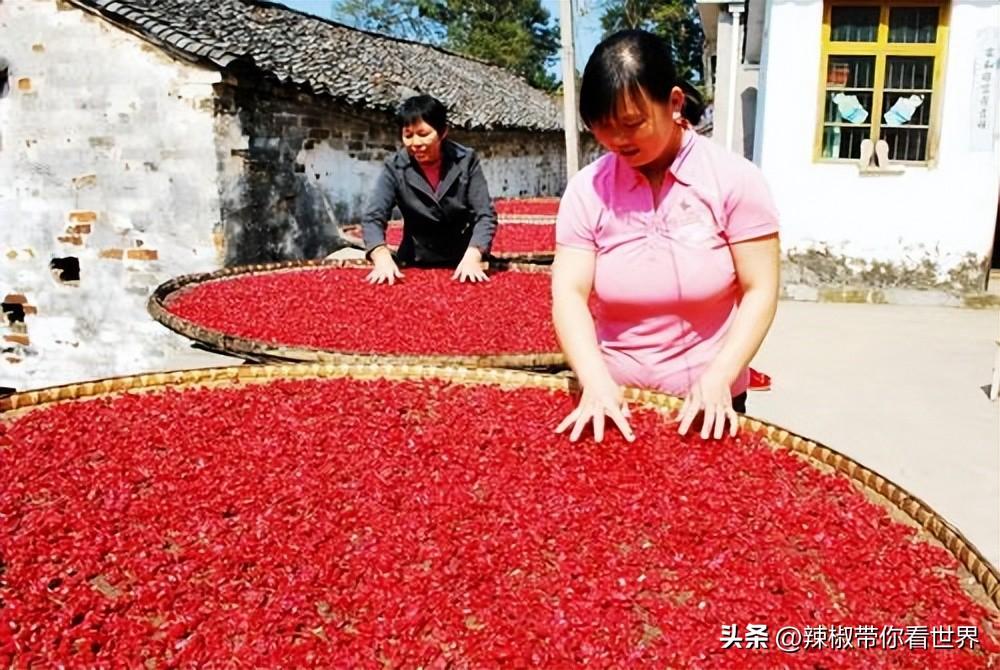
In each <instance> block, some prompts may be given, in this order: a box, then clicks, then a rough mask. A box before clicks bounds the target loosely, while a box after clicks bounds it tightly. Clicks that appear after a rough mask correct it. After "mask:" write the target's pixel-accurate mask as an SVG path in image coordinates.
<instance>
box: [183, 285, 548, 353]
mask: <svg viewBox="0 0 1000 670" xmlns="http://www.w3.org/2000/svg"><path fill="white" fill-rule="evenodd" d="M368 272H369V270H368V269H364V268H342V267H324V268H311V269H302V270H293V271H281V272H272V273H266V274H258V275H250V274H245V275H237V276H235V277H231V278H227V279H223V280H217V281H210V282H206V283H203V284H199V285H196V286H193V287H191V288H188V289H185V290H182V291H180V292H179V293H178V294H177V295H175V296H173V297H171V298H169V299H168V302H167V304H166V307H167V309H168V310H169V311H170V312H171V313H173V314H176V315H177V316H180V317H182V318H184V319H187V320H188V321H191V322H193V323H195V324H197V325H200V326H203V327H206V328H209V329H212V330H216V331H220V332H223V333H226V334H227V335H233V336H239V337H243V338H248V339H254V340H258V341H263V342H271V343H277V344H283V345H287V346H302V347H311V348H317V349H327V350H334V351H344V352H362V353H376V354H386V355H390V354H396V355H408V354H409V355H431V354H437V355H472V356H478V355H483V356H485V355H493V354H545V353H558V351H559V346H558V343H557V342H556V339H555V333H554V331H553V330H552V317H551V309H552V308H551V304H552V301H551V297H550V295H551V294H550V288H549V282H550V276H549V275H548V274H547V273H535V272H519V271H516V270H504V271H501V272H495V273H492V274H491V275H490V281H488V282H483V283H480V284H469V283H459V282H457V281H455V280H453V279H452V278H451V276H452V274H453V271H452V270H436V269H433V270H432V269H423V268H404V270H403V272H404V274H405V279H403V280H402V281H401V282H399V283H397V284H395V285H393V286H388V285H379V286H372V285H369V284H367V283H366V282H365V281H364V278H365V276H366V275H367V274H368Z"/></svg>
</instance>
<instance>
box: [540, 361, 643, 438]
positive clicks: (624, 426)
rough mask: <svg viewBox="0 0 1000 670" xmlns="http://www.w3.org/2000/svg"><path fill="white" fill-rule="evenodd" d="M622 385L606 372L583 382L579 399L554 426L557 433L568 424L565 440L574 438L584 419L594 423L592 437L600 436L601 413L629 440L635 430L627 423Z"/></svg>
mask: <svg viewBox="0 0 1000 670" xmlns="http://www.w3.org/2000/svg"><path fill="white" fill-rule="evenodd" d="M624 400H625V397H624V393H623V392H622V388H621V387H620V386H619V385H618V384H616V383H615V380H613V379H612V378H611V376H610V375H608V376H607V377H605V378H602V379H600V380H598V381H596V382H592V383H590V384H586V385H584V387H583V394H582V396H581V397H580V403H579V404H578V405H577V406H576V409H574V410H573V411H572V412H570V413H569V414H568V415H567V416H566V418H565V419H563V420H562V423H560V424H559V426H558V427H557V428H556V432H557V433H562V432H564V431H565V430H566V429H567V428H569V427H570V426H573V430H572V431H570V434H569V441H570V442H576V441H577V440H578V439H579V438H580V434H581V433H582V432H583V429H584V428H585V427H586V426H587V423H588V422H591V421H593V423H594V441H595V442H600V441H601V440H602V439H604V417H610V418H611V420H612V421H613V422H614V424H615V425H616V426H618V430H620V431H621V433H622V435H623V436H624V437H625V439H626V440H628V441H629V442H632V441H633V440H634V439H635V434H634V433H633V432H632V427H631V426H630V425H629V423H628V416H629V411H628V405H626V404H625V402H624Z"/></svg>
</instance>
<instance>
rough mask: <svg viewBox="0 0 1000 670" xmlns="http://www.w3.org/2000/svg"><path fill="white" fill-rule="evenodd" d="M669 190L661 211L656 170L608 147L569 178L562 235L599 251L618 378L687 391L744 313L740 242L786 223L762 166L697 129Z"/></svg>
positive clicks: (606, 335)
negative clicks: (653, 182) (653, 185)
mask: <svg viewBox="0 0 1000 670" xmlns="http://www.w3.org/2000/svg"><path fill="white" fill-rule="evenodd" d="M663 189H664V191H665V194H666V195H665V196H664V198H663V200H662V202H661V203H660V206H659V207H657V208H655V209H654V207H653V193H652V190H651V189H650V186H649V182H648V181H647V180H646V178H645V177H643V176H642V175H641V174H640V173H639V172H638V171H637V170H635V169H634V168H632V167H630V166H629V165H628V163H626V162H625V161H624V160H623V159H621V158H619V157H618V156H617V155H616V154H607V155H605V156H602V157H601V158H599V159H597V160H596V161H594V162H593V163H591V164H590V165H588V166H587V167H585V168H583V169H582V170H581V171H580V172H579V173H578V174H576V175H575V176H574V177H573V179H571V180H570V183H569V184H568V185H567V187H566V192H565V193H564V194H563V197H562V200H561V202H560V203H559V216H558V219H557V220H556V243H557V244H560V245H564V246H568V247H575V248H578V249H586V250H588V251H593V252H595V253H596V254H597V256H596V270H595V274H594V294H595V297H596V312H595V321H596V325H597V339H598V344H599V346H600V348H601V351H602V352H603V353H604V359H605V361H606V362H607V364H608V368H609V370H610V372H611V375H612V376H613V377H614V378H615V380H616V381H617V382H618V383H619V384H627V385H631V386H640V387H644V388H651V389H657V390H660V391H665V392H667V393H674V394H678V395H683V394H685V393H687V391H688V389H689V388H690V387H691V385H692V384H694V382H695V381H697V380H698V377H699V376H700V375H701V373H702V371H703V370H704V368H705V367H706V366H707V365H708V364H709V363H710V362H711V361H712V359H713V358H714V357H715V355H716V354H717V353H718V352H719V350H720V349H721V347H722V343H723V339H724V337H725V335H726V333H727V332H728V330H729V327H730V324H731V323H732V322H733V319H734V317H735V316H736V308H737V306H738V304H739V301H740V298H741V296H742V291H741V290H740V286H739V283H738V281H737V279H736V271H735V268H734V266H733V257H732V254H731V252H730V249H729V245H730V244H732V243H734V242H740V241H744V240H749V239H753V238H755V237H762V236H764V235H769V234H772V233H775V232H777V231H778V213H777V211H776V209H775V206H774V203H773V202H772V200H771V195H770V191H769V189H768V187H767V184H766V183H765V181H764V176H763V174H761V172H760V170H759V169H758V168H757V167H756V166H755V165H754V164H753V163H751V162H750V161H748V160H746V159H745V158H743V157H742V156H738V155H736V154H734V153H731V152H729V151H727V150H725V149H724V148H722V147H720V146H719V145H717V144H714V143H713V142H712V141H711V140H708V139H706V138H704V137H701V136H700V135H698V134H697V133H695V132H693V131H690V130H689V131H686V132H685V135H684V139H683V142H682V145H681V150H680V152H679V153H678V155H677V158H676V159H675V160H674V163H673V165H671V167H670V170H669V171H668V173H667V175H666V177H665V178H664V184H663ZM748 378H749V374H748V371H747V370H743V371H742V372H741V373H740V375H739V376H738V378H737V379H736V381H735V382H734V383H733V386H732V392H733V395H738V394H740V393H742V392H743V391H745V390H746V388H747V383H748Z"/></svg>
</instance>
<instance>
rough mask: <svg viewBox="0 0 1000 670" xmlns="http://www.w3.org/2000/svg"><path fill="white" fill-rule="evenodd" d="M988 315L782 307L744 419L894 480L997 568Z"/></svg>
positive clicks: (998, 494) (995, 328) (997, 325)
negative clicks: (765, 387) (761, 380)
mask: <svg viewBox="0 0 1000 670" xmlns="http://www.w3.org/2000/svg"><path fill="white" fill-rule="evenodd" d="M998 338H1000V315H998V313H997V312H996V311H993V310H968V309H952V308H945V307H904V306H895V305H852V304H835V303H808V302H782V303H781V304H780V305H779V308H778V315H777V317H776V319H775V323H774V326H773V328H772V330H771V333H770V334H769V336H768V338H767V340H766V341H765V343H764V346H763V347H762V349H761V351H760V352H759V353H758V355H757V358H756V359H755V360H754V367H756V368H757V369H759V370H761V371H763V372H766V373H767V374H770V375H771V376H772V390H771V391H767V392H751V393H750V397H749V402H748V407H747V413H748V414H750V415H753V416H757V417H759V418H761V419H765V420H767V421H770V422H772V423H776V424H778V425H780V426H782V427H784V428H787V429H788V430H791V431H793V432H796V433H799V434H800V435H803V436H805V437H808V438H810V439H813V440H815V441H817V442H822V443H824V444H826V445H827V446H828V447H831V448H833V449H836V450H837V451H840V452H841V453H843V454H845V455H848V456H850V457H852V458H854V459H855V460H856V461H858V462H860V463H861V464H863V465H865V466H866V467H868V468H871V469H872V470H875V471H876V472H878V473H879V474H881V475H883V476H884V477H887V478H888V479H891V480H892V481H894V482H896V483H897V484H899V485H900V486H902V487H903V488H905V489H906V490H908V491H909V492H910V493H912V494H913V495H915V496H917V497H919V498H921V499H922V500H923V501H924V502H926V503H927V504H929V505H930V506H931V507H932V508H933V509H935V510H936V511H937V512H938V513H939V514H940V515H941V516H943V517H944V518H945V519H946V520H948V521H949V522H951V523H952V525H954V526H956V527H957V528H958V529H959V530H960V531H961V532H962V533H963V534H964V535H965V536H966V537H967V538H968V539H969V540H970V541H971V542H972V543H973V544H974V545H976V546H977V547H978V548H979V550H980V552H981V553H982V554H983V555H984V556H985V557H986V558H987V559H989V560H990V561H991V562H992V563H993V564H994V565H1000V409H998V404H997V402H996V401H992V402H991V401H990V399H989V397H988V396H987V394H986V393H985V392H984V390H983V388H982V387H983V386H985V385H988V384H989V382H990V375H991V371H992V368H993V362H994V357H995V356H996V350H997V344H996V340H997V339H998Z"/></svg>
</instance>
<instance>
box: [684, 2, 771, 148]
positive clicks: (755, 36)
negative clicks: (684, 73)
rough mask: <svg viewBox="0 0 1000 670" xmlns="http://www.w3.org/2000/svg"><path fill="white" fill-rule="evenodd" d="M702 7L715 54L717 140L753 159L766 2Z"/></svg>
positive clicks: (710, 49) (709, 47) (708, 47)
mask: <svg viewBox="0 0 1000 670" xmlns="http://www.w3.org/2000/svg"><path fill="white" fill-rule="evenodd" d="M698 10H699V13H700V15H701V18H702V23H703V24H704V26H705V28H704V30H705V49H706V52H707V53H708V55H709V56H715V57H716V64H715V72H714V78H715V86H714V89H713V102H714V105H713V129H712V139H713V140H714V141H715V142H717V143H718V144H721V145H722V146H725V147H727V148H728V149H729V150H731V151H733V152H735V153H738V154H741V155H743V156H745V157H746V158H748V159H753V153H754V126H755V119H756V114H757V108H758V103H757V95H758V75H759V70H760V68H759V55H760V48H759V40H760V32H761V25H762V24H763V20H764V17H763V14H764V11H763V10H764V6H763V2H761V1H752V2H749V3H746V2H718V1H717V0H702V1H701V2H699V3H698ZM748 12H749V13H748ZM740 17H743V18H742V19H741V18H740ZM741 22H743V23H745V24H746V25H741ZM749 28H753V30H751V31H750V34H749V35H747V36H746V42H745V44H746V51H744V33H746V32H747V30H748V29H749ZM734 55H735V56H736V58H735V63H734V58H733V56H734ZM734 77H735V80H736V81H735V88H732V85H733V78H734ZM730 119H732V123H730Z"/></svg>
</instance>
